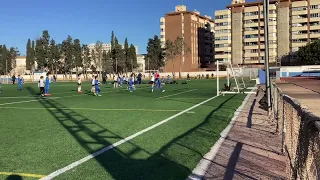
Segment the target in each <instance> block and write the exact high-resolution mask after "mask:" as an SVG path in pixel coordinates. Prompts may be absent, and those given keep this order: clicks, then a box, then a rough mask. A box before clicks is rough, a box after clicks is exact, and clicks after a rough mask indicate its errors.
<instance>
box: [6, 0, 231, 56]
mask: <svg viewBox="0 0 320 180" xmlns="http://www.w3.org/2000/svg"><path fill="white" fill-rule="evenodd" d="M181 3H182V0H91V1H89V0H47V1H44V0H6V1H3V2H2V5H1V6H0V22H1V23H0V34H1V35H0V44H6V45H7V46H15V47H18V49H19V50H20V53H21V54H23V55H24V54H25V49H26V48H25V46H26V43H27V40H28V38H31V39H36V37H37V36H41V33H42V30H49V33H50V35H51V37H52V38H54V39H55V40H56V42H59V43H60V42H62V40H64V39H66V37H67V36H68V35H71V36H72V37H73V38H78V39H80V41H81V43H82V44H88V43H94V42H96V41H97V40H100V41H102V42H109V41H110V34H111V31H112V30H113V31H114V32H115V35H116V36H117V37H118V39H119V41H120V43H123V41H124V38H125V37H128V40H129V43H133V44H135V45H137V46H139V53H145V52H146V45H147V40H148V38H149V37H153V35H155V34H158V35H159V18H160V17H161V16H163V15H164V14H165V13H166V12H170V11H174V7H175V5H177V4H181ZM230 3H231V0H184V4H185V5H186V6H187V8H188V9H189V10H194V9H197V10H198V11H200V12H201V14H202V15H210V16H212V17H213V14H214V11H215V10H218V9H224V8H225V7H226V5H227V4H230Z"/></svg>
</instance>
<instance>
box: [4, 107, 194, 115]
mask: <svg viewBox="0 0 320 180" xmlns="http://www.w3.org/2000/svg"><path fill="white" fill-rule="evenodd" d="M0 109H19V110H42V109H48V110H56V109H61V110H83V111H150V112H181V111H183V110H177V109H110V108H106V109H100V108H72V107H71V108H45V107H40V108H33V107H12V106H8V107H3V106H2V107H0ZM194 113H195V112H194V111H189V112H187V114H194Z"/></svg>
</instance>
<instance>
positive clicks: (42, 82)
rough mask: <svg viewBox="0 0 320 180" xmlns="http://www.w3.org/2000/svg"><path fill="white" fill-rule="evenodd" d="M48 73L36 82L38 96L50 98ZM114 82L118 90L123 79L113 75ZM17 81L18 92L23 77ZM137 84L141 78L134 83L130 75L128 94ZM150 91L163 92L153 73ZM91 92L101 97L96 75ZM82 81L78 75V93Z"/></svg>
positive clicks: (156, 74) (157, 76) (133, 77)
mask: <svg viewBox="0 0 320 180" xmlns="http://www.w3.org/2000/svg"><path fill="white" fill-rule="evenodd" d="M49 76H50V73H47V74H46V78H45V79H44V77H43V76H41V77H40V79H39V81H38V87H39V89H40V96H42V97H44V96H51V94H50V93H49V90H50V84H51V81H50V77H49ZM113 80H114V82H113V85H114V86H113V87H114V88H118V87H122V84H123V82H124V79H122V77H121V76H119V75H114V78H113ZM17 81H18V91H21V90H22V86H23V84H24V80H23V77H21V76H20V75H19V76H18V78H17ZM136 82H138V84H139V85H140V84H141V76H140V79H139V78H138V81H135V76H134V74H131V76H130V78H129V79H128V82H127V83H128V85H129V86H128V90H129V91H130V92H133V90H135V89H136V88H135V83H136ZM150 83H151V91H152V92H154V91H155V90H156V88H158V89H160V90H161V91H162V92H165V90H164V88H163V83H161V80H160V74H159V73H158V72H157V73H153V74H152V76H151V82H150ZM91 85H92V87H91V92H92V93H93V94H94V95H95V96H102V95H101V89H100V82H99V78H98V76H97V75H93V76H92V81H91ZM81 86H82V79H81V74H78V92H79V93H82V87H81Z"/></svg>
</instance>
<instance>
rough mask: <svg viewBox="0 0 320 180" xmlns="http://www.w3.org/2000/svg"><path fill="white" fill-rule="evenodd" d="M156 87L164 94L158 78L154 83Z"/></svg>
mask: <svg viewBox="0 0 320 180" xmlns="http://www.w3.org/2000/svg"><path fill="white" fill-rule="evenodd" d="M156 87H157V88H159V89H160V90H161V91H162V92H165V90H164V89H163V86H162V84H161V80H160V78H158V79H157V81H156Z"/></svg>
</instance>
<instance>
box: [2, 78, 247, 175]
mask: <svg viewBox="0 0 320 180" xmlns="http://www.w3.org/2000/svg"><path fill="white" fill-rule="evenodd" d="M221 84H223V81H222V82H221ZM90 88H91V85H90V83H89V82H86V83H84V85H83V87H82V89H83V90H89V91H90ZM76 90H77V84H76V83H55V84H51V87H50V93H51V97H46V98H39V96H38V95H37V93H38V92H39V89H38V87H37V85H36V84H25V85H24V86H23V90H22V91H21V92H19V91H17V85H3V86H2V92H1V93H0V124H1V125H0V142H1V148H0V179H7V178H9V177H12V178H14V177H17V178H18V177H19V176H21V178H22V179H40V178H43V177H45V178H47V179H50V178H53V179H77V180H78V179H88V180H89V179H90V180H93V179H94V180H96V179H97V180H100V179H185V178H186V177H187V176H188V175H189V174H190V173H191V171H192V170H193V169H194V168H195V167H196V165H197V164H198V162H199V160H200V159H201V157H202V156H203V155H205V154H206V153H207V152H208V151H209V150H210V148H211V147H212V146H213V145H214V143H215V142H216V141H217V140H218V139H219V137H220V132H221V131H222V130H223V129H224V128H225V127H226V126H227V125H228V124H229V122H230V120H231V118H232V117H233V115H234V112H235V110H236V109H237V108H238V107H239V106H240V105H241V103H242V101H243V99H244V98H245V96H246V95H244V94H237V95H225V96H218V97H216V81H215V80H192V81H191V82H188V84H181V83H179V84H176V85H166V86H165V90H166V92H164V93H162V92H160V91H158V90H156V91H155V92H153V93H152V92H151V86H150V85H147V84H144V85H141V86H137V89H136V90H135V91H134V92H132V93H130V92H129V91H128V90H126V88H125V87H124V88H122V89H120V90H115V89H113V88H112V85H111V84H108V85H104V86H101V92H102V97H96V96H92V95H91V94H87V93H86V92H84V93H83V94H78V93H77V92H76ZM12 174H16V175H14V176H13V175H12ZM48 175H50V176H48ZM45 178H44V179H45ZM9 179H10V178H9Z"/></svg>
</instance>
